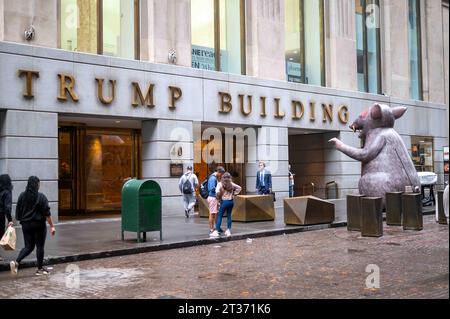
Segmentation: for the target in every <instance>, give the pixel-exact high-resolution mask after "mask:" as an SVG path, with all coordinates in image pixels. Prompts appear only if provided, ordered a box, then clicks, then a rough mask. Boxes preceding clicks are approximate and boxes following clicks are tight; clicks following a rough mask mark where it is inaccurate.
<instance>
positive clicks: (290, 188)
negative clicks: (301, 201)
mask: <svg viewBox="0 0 450 319" xmlns="http://www.w3.org/2000/svg"><path fill="white" fill-rule="evenodd" d="M289 197H294V185H289Z"/></svg>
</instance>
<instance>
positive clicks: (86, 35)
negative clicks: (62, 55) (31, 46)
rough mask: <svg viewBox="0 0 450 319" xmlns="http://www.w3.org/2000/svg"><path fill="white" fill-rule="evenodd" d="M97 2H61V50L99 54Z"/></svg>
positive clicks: (85, 0) (65, 0) (94, 0)
mask: <svg viewBox="0 0 450 319" xmlns="http://www.w3.org/2000/svg"><path fill="white" fill-rule="evenodd" d="M97 6H98V4H97V0H61V8H60V10H61V12H60V17H61V18H60V28H61V49H64V50H68V51H78V52H87V53H97V51H98V50H97V49H98V48H97V34H98V19H97Z"/></svg>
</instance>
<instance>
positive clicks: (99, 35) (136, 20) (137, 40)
mask: <svg viewBox="0 0 450 319" xmlns="http://www.w3.org/2000/svg"><path fill="white" fill-rule="evenodd" d="M133 2H134V59H135V60H140V57H141V43H140V40H141V37H140V33H141V28H140V25H141V14H140V13H141V7H140V0H133ZM61 8H62V5H61V0H60V1H58V8H57V9H58V21H59V23H58V46H59V48H61V46H62V45H61ZM77 52H80V53H83V52H81V51H77ZM97 54H98V55H103V0H97ZM119 58H120V57H119Z"/></svg>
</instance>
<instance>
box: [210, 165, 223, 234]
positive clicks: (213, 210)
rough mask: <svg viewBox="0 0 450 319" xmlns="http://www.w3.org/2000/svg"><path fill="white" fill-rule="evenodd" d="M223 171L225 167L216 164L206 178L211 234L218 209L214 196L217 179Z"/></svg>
mask: <svg viewBox="0 0 450 319" xmlns="http://www.w3.org/2000/svg"><path fill="white" fill-rule="evenodd" d="M224 173H225V169H224V168H223V167H222V166H218V167H217V168H216V172H215V173H214V174H211V176H210V177H209V178H208V193H209V194H208V198H207V202H208V206H209V228H210V233H209V235H210V236H211V235H212V233H213V232H214V228H215V223H216V220H217V213H218V210H219V202H218V200H217V198H216V187H217V184H218V183H219V180H220V179H221V177H222V175H223V174H224Z"/></svg>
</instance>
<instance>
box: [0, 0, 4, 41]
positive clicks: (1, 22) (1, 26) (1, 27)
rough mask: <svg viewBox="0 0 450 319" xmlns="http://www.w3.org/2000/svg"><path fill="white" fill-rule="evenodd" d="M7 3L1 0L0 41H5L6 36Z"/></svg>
mask: <svg viewBox="0 0 450 319" xmlns="http://www.w3.org/2000/svg"><path fill="white" fill-rule="evenodd" d="M4 8H5V3H4V0H0V41H3V40H4V37H5V34H4V31H5V13H4Z"/></svg>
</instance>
